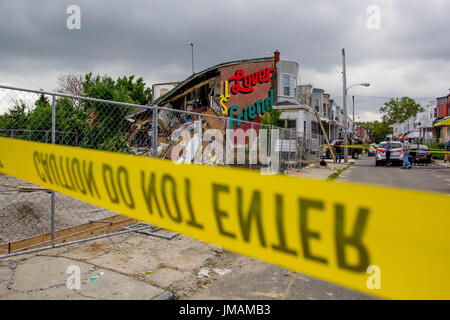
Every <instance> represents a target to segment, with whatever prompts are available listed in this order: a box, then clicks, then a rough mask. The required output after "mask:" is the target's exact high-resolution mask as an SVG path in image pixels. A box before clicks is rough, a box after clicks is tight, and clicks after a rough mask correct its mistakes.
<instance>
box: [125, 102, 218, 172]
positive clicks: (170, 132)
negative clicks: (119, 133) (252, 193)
mask: <svg viewBox="0 0 450 320" xmlns="http://www.w3.org/2000/svg"><path fill="white" fill-rule="evenodd" d="M216 116H217V115H216V113H215V112H214V111H213V109H207V111H205V112H202V113H198V115H196V114H187V113H182V112H178V111H176V110H174V111H170V110H167V109H161V110H160V111H159V112H158V119H157V123H158V149H157V155H158V158H162V159H172V158H173V156H174V157H175V158H176V159H178V161H179V162H187V163H189V162H191V161H192V159H194V156H195V155H196V153H197V152H200V153H201V154H199V155H197V156H200V159H202V160H203V162H204V163H209V164H219V163H220V161H219V159H217V158H216V157H215V154H214V151H212V152H211V151H209V150H206V149H207V148H206V146H207V145H208V142H205V141H203V140H202V139H192V138H193V137H194V135H195V132H196V131H200V128H197V129H196V128H195V126H197V125H199V122H198V120H199V119H200V118H201V120H202V121H201V131H202V132H205V131H206V130H208V129H217V130H219V131H220V133H221V134H222V135H224V134H225V125H226V123H225V122H226V121H225V120H223V119H219V118H217V117H216ZM152 117H153V112H152V110H150V109H148V108H147V109H141V110H137V111H135V112H134V113H132V114H130V115H129V116H128V117H127V120H128V121H129V122H131V123H132V124H131V125H130V128H129V130H128V131H129V133H128V136H127V141H128V144H129V145H130V150H131V152H132V153H133V154H136V155H141V156H151V154H152V150H151V141H152V120H153V119H152ZM200 142H201V145H199V143H200Z"/></svg>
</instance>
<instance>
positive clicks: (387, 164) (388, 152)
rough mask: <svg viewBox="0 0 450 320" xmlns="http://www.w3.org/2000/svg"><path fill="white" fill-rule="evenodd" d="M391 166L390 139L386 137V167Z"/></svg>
mask: <svg viewBox="0 0 450 320" xmlns="http://www.w3.org/2000/svg"><path fill="white" fill-rule="evenodd" d="M390 166H391V139H390V138H389V137H386V167H390Z"/></svg>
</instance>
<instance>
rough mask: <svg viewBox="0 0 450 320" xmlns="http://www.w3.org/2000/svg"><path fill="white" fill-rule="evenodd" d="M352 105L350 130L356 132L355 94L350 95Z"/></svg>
mask: <svg viewBox="0 0 450 320" xmlns="http://www.w3.org/2000/svg"><path fill="white" fill-rule="evenodd" d="M352 105H353V123H352V132H353V134H356V132H355V96H352Z"/></svg>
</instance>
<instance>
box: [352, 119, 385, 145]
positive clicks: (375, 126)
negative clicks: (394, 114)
mask: <svg viewBox="0 0 450 320" xmlns="http://www.w3.org/2000/svg"><path fill="white" fill-rule="evenodd" d="M358 124H360V125H362V126H364V127H365V128H366V129H367V131H368V133H369V137H370V139H371V140H372V141H375V142H376V143H379V142H381V141H384V140H385V139H386V137H387V136H388V135H390V134H391V133H392V127H391V126H390V124H389V123H387V122H384V121H381V122H380V121H370V122H359V123H358Z"/></svg>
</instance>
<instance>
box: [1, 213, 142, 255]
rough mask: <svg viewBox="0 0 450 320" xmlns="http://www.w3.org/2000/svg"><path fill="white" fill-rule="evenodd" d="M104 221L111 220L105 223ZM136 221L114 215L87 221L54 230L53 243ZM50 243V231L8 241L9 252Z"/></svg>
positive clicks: (86, 235) (99, 232)
mask: <svg viewBox="0 0 450 320" xmlns="http://www.w3.org/2000/svg"><path fill="white" fill-rule="evenodd" d="M105 222H111V224H109V223H105ZM134 223H136V221H135V220H133V219H130V218H127V217H124V216H121V215H114V216H111V217H107V218H104V219H100V220H98V221H95V222H88V223H84V224H81V225H77V226H73V227H69V228H65V229H61V230H57V231H55V243H64V242H69V241H74V240H79V239H83V238H88V237H93V236H97V235H101V234H106V233H110V232H114V231H118V230H120V229H122V227H126V226H129V225H131V224H134ZM50 244H51V233H45V234H41V235H37V236H34V237H30V238H26V239H21V240H18V241H13V242H11V243H10V249H11V252H15V251H21V250H28V249H33V248H39V247H43V246H47V245H50ZM0 250H1V251H3V252H6V253H8V243H5V244H1V245H0Z"/></svg>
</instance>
